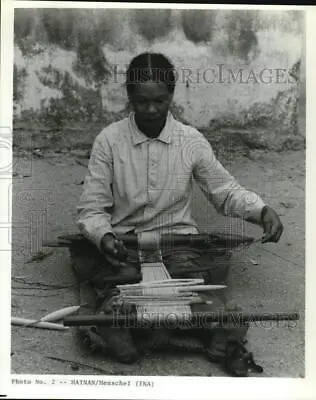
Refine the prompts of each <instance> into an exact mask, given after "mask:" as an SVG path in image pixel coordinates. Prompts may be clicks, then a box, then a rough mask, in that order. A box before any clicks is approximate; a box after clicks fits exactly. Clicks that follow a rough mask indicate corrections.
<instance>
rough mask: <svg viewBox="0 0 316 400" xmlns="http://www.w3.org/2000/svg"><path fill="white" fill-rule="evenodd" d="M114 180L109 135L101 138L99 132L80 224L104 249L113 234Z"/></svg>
mask: <svg viewBox="0 0 316 400" xmlns="http://www.w3.org/2000/svg"><path fill="white" fill-rule="evenodd" d="M112 181H113V161H112V151H111V148H110V145H109V143H108V142H107V140H106V138H105V139H102V140H101V137H100V135H99V136H98V137H97V138H96V139H95V141H94V144H93V148H92V152H91V157H90V161H89V166H88V174H87V176H86V179H85V183H84V187H83V193H82V195H81V197H80V200H79V204H78V206H77V217H78V218H77V225H78V227H79V229H80V231H81V232H82V234H83V235H84V236H86V237H87V238H88V239H89V240H91V241H92V242H93V243H94V244H95V245H96V246H97V247H98V248H99V249H100V250H101V241H102V238H103V237H104V235H105V234H110V233H112V234H113V231H112V226H111V208H112V207H113V195H112V189H111V185H112ZM113 236H114V235H113Z"/></svg>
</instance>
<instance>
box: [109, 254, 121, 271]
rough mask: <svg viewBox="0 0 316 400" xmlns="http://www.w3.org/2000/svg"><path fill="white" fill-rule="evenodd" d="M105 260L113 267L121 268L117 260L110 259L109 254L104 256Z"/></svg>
mask: <svg viewBox="0 0 316 400" xmlns="http://www.w3.org/2000/svg"><path fill="white" fill-rule="evenodd" d="M105 258H106V260H107V261H108V262H109V263H110V264H111V265H112V266H113V267H118V268H120V267H121V266H122V263H121V262H120V261H119V260H118V259H116V258H114V257H111V256H110V254H105Z"/></svg>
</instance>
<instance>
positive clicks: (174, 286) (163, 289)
mask: <svg viewBox="0 0 316 400" xmlns="http://www.w3.org/2000/svg"><path fill="white" fill-rule="evenodd" d="M138 244H139V259H140V264H141V273H142V281H141V283H136V284H126V285H118V286H117V288H118V289H119V296H118V298H119V300H120V301H121V302H123V303H125V304H126V303H127V304H132V305H135V306H136V309H137V318H138V319H139V320H142V319H144V317H145V316H146V318H149V319H151V320H155V319H157V318H158V319H159V318H166V317H167V316H169V317H170V316H171V315H173V316H174V317H176V318H180V319H188V318H190V317H191V315H192V314H191V307H190V306H191V304H195V303H205V302H206V301H205V300H203V299H202V297H201V296H200V293H201V292H206V291H210V290H215V289H223V288H225V286H223V285H204V280H203V279H172V278H171V276H170V274H169V272H168V270H167V268H166V267H165V265H164V263H163V260H162V257H161V252H160V247H159V237H157V236H152V235H150V234H148V233H142V234H139V235H138ZM148 255H149V258H151V259H150V261H148V257H146V256H148ZM155 255H156V257H155ZM210 302H211V301H210V300H208V303H210Z"/></svg>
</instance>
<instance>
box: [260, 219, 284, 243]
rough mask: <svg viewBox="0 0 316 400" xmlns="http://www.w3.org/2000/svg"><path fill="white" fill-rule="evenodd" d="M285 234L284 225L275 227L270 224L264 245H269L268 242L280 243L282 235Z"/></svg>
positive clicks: (264, 238) (263, 241) (263, 240)
mask: <svg viewBox="0 0 316 400" xmlns="http://www.w3.org/2000/svg"><path fill="white" fill-rule="evenodd" d="M282 232H283V226H282V225H279V224H278V225H276V226H273V224H270V226H269V230H266V231H265V234H264V237H263V239H262V243H267V242H275V243H276V242H278V241H279V239H280V237H281V235H282Z"/></svg>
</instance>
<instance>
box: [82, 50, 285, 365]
mask: <svg viewBox="0 0 316 400" xmlns="http://www.w3.org/2000/svg"><path fill="white" fill-rule="evenodd" d="M126 75H127V79H126V87H127V94H128V99H129V101H130V104H131V106H132V108H133V112H132V113H131V114H130V115H129V116H128V118H125V119H123V120H121V121H118V122H116V123H114V124H112V125H110V126H108V127H106V128H105V129H104V130H103V131H102V132H101V133H100V134H99V135H98V136H97V138H96V139H95V142H94V145H93V149H92V153H91V158H90V163H89V172H88V175H87V177H86V180H85V185H84V191H83V194H82V196H81V199H80V202H79V205H78V221H77V222H78V226H79V228H80V230H81V232H82V233H83V234H84V236H85V237H86V238H87V239H88V240H90V241H91V242H92V243H94V244H95V246H96V248H98V250H99V252H100V253H101V254H103V255H104V257H105V259H106V260H107V265H108V268H109V269H111V268H114V267H117V268H118V269H120V271H121V273H126V271H127V270H128V271H129V272H133V270H134V271H135V270H136V269H137V267H135V265H136V264H137V262H136V263H134V265H131V264H128V265H127V263H124V262H123V263H122V259H124V256H126V254H127V253H128V251H127V249H126V248H125V247H124V245H123V244H122V243H121V242H119V241H118V240H117V239H116V235H117V234H121V233H134V234H137V233H140V232H144V231H150V232H158V233H159V234H164V233H168V234H177V233H179V234H192V235H194V234H197V233H198V229H197V226H196V223H195V221H194V220H193V219H192V216H191V203H192V194H193V192H192V190H193V180H195V181H196V182H197V184H198V185H199V187H200V188H201V189H202V191H203V193H204V194H205V196H206V197H207V199H208V200H209V201H210V202H211V203H212V204H213V205H214V207H215V208H216V210H217V211H218V212H219V213H221V214H223V215H227V216H228V215H229V216H234V217H239V218H243V219H244V220H246V221H249V222H253V223H256V224H259V225H261V226H262V227H263V230H264V236H263V239H262V242H263V243H266V242H277V241H278V240H279V239H280V236H281V234H282V232H283V226H282V223H281V221H280V219H279V217H278V215H277V214H276V212H275V211H274V210H273V209H272V208H271V207H269V206H267V205H265V204H264V203H263V201H262V200H261V199H260V197H259V196H258V195H257V194H255V193H253V192H250V191H248V190H246V189H244V188H243V187H242V186H240V185H239V184H238V182H237V181H236V180H235V179H234V178H233V177H232V176H231V175H230V174H229V173H228V172H227V171H226V170H225V168H224V167H223V166H222V165H221V164H220V163H219V161H218V160H217V159H216V157H215V155H214V153H213V150H212V148H211V145H210V144H209V142H208V141H207V140H206V139H205V138H204V136H203V135H202V134H201V133H199V132H198V131H197V130H196V129H194V128H193V127H190V126H187V125H184V124H182V123H180V122H178V121H176V120H175V119H174V118H173V116H172V114H171V113H170V112H169V107H170V104H171V101H172V98H173V93H174V89H175V83H176V79H175V75H174V67H173V65H172V64H171V63H170V61H169V60H168V59H167V58H166V57H165V56H163V55H162V54H156V53H143V54H140V55H139V56H137V57H135V58H134V59H133V60H132V62H131V64H130V66H129V68H128V70H127V74H126ZM122 255H123V257H122ZM198 258H199V257H198V256H197V253H196V250H195V249H193V248H186V249H183V248H182V249H177V251H173V252H172V254H170V253H169V254H168V255H165V256H164V262H165V264H166V266H167V268H168V269H169V271H170V273H171V275H172V269H173V268H174V267H175V265H176V263H177V262H179V259H180V260H181V263H182V265H183V264H185V265H186V267H188V268H191V270H192V274H193V276H194V268H196V267H197V266H199V265H200V263H199V261H198V260H197V259H198ZM100 268H101V267H100ZM102 268H103V269H104V270H105V273H106V269H107V267H102ZM124 271H125V272H124ZM219 275H221V274H219ZM223 275H225V274H222V276H219V277H218V279H214V276H213V278H211V280H212V283H214V284H215V283H218V281H220V280H222V279H223ZM211 276H212V274H211ZM206 279H207V277H206ZM235 331H236V330H235ZM232 332H234V330H232V329H228V328H225V327H220V328H219V329H218V330H217V334H214V335H211V336H210V337H209V341H208V343H207V346H206V347H207V354H208V356H209V358H210V359H212V360H213V361H216V360H218V359H220V358H221V357H224V356H225V350H226V347H227V343H228V338H229V335H231V333H232ZM103 333H104V335H103V336H104V337H106V338H107V340H111V339H110V338H111V337H112V338H113V330H112V331H111V330H110V329H107V330H106V331H104V332H103ZM116 334H118V332H116ZM120 334H121V335H123V333H120ZM124 335H125V339H123V337H121V339H120V340H119V339H117V342H115V343H116V344H113V343H114V342H112V347H115V346H117V348H118V347H120V345H119V343H123V342H124V343H125V344H128V345H126V347H125V350H126V351H125V352H123V353H124V355H123V356H122V354H121V355H120V356H119V358H120V360H121V361H124V362H133V361H135V360H136V359H137V354H136V351H135V349H134V348H133V344H132V341H131V340H130V339H127V338H128V337H129V336H128V335H127V333H126V332H125V333H124ZM238 335H240V330H239V332H238V333H237V336H238ZM123 346H124V345H123ZM118 353H119V352H117V354H118Z"/></svg>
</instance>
